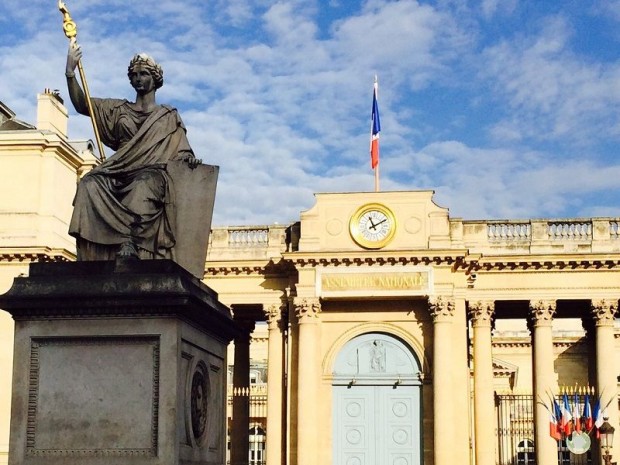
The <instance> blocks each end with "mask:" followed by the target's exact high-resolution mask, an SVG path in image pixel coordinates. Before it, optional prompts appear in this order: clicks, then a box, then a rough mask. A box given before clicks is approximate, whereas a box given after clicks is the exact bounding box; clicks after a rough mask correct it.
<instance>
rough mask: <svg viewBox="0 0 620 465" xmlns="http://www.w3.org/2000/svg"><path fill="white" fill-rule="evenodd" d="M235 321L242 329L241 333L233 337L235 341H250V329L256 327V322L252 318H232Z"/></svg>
mask: <svg viewBox="0 0 620 465" xmlns="http://www.w3.org/2000/svg"><path fill="white" fill-rule="evenodd" d="M233 319H234V321H235V323H237V325H238V326H239V327H240V328H241V329H242V332H241V334H239V335H238V336H237V337H236V338H235V343H241V342H244V341H245V342H247V343H248V344H249V343H250V339H251V338H252V337H251V336H252V331H254V328H255V327H256V322H255V321H254V320H248V319H245V318H233Z"/></svg>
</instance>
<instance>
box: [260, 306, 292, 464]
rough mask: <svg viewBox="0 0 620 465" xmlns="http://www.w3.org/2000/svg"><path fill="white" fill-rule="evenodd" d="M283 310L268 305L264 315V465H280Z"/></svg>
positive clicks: (284, 308)
mask: <svg viewBox="0 0 620 465" xmlns="http://www.w3.org/2000/svg"><path fill="white" fill-rule="evenodd" d="M286 310H287V309H286V306H279V305H270V306H269V307H268V308H267V310H266V311H265V316H266V317H267V325H268V330H269V340H268V346H267V451H266V453H267V456H266V459H267V465H281V464H282V457H283V452H282V446H283V438H282V419H283V412H282V408H283V387H284V383H283V364H284V357H283V351H282V344H283V340H282V323H283V315H285V314H286Z"/></svg>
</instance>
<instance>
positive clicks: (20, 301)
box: [0, 260, 239, 465]
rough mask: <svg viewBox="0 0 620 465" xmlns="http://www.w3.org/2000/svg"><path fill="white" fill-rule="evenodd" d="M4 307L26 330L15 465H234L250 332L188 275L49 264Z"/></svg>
mask: <svg viewBox="0 0 620 465" xmlns="http://www.w3.org/2000/svg"><path fill="white" fill-rule="evenodd" d="M0 308H3V309H5V310H7V311H8V312H9V313H11V315H12V316H13V318H14V320H15V355H14V366H13V391H12V413H11V437H10V445H9V464H11V465H38V464H45V465H61V464H67V463H71V464H80V465H81V464H84V465H104V464H105V465H112V464H122V465H134V464H135V465H147V464H148V465H176V464H193V463H196V464H198V463H200V464H203V465H206V464H213V465H215V464H217V465H223V464H224V463H225V454H226V427H225V422H226V377H227V365H226V347H227V345H228V343H229V342H230V340H231V339H233V338H234V337H235V336H237V335H238V334H239V329H238V328H237V326H236V325H235V323H234V322H233V320H232V318H231V315H230V311H229V309H228V308H227V307H225V306H224V305H223V304H221V303H220V302H219V301H218V300H217V295H216V294H215V292H213V291H212V290H211V289H209V288H208V287H207V286H205V285H204V284H203V283H202V282H200V281H199V280H198V279H196V278H195V277H193V276H192V275H191V274H190V273H188V272H187V271H185V270H184V269H183V268H181V267H179V266H178V265H177V264H175V263H174V262H172V261H170V260H143V261H139V260H135V261H127V260H123V261H116V262H77V263H37V264H33V265H31V267H30V276H29V277H19V278H16V279H15V282H14V284H13V287H12V288H11V290H10V291H9V292H8V293H6V294H5V295H3V296H1V297H0Z"/></svg>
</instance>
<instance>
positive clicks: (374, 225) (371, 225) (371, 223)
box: [368, 216, 377, 229]
mask: <svg viewBox="0 0 620 465" xmlns="http://www.w3.org/2000/svg"><path fill="white" fill-rule="evenodd" d="M368 221H370V229H377V225H376V224H375V223H373V222H372V216H368Z"/></svg>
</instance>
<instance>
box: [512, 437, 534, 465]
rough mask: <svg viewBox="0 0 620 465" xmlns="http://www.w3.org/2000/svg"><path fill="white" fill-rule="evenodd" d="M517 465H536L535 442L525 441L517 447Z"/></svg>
mask: <svg viewBox="0 0 620 465" xmlns="http://www.w3.org/2000/svg"><path fill="white" fill-rule="evenodd" d="M517 465H536V454H535V452H534V441H532V440H531V439H524V440H523V441H521V442H519V445H518V446H517Z"/></svg>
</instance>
